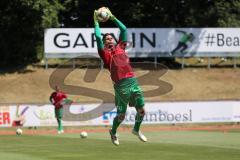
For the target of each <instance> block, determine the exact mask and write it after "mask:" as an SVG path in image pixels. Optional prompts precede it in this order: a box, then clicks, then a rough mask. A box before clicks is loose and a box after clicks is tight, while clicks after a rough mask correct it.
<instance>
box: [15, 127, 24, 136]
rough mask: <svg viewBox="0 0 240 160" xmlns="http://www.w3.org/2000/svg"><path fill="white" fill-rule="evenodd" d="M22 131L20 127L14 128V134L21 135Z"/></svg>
mask: <svg viewBox="0 0 240 160" xmlns="http://www.w3.org/2000/svg"><path fill="white" fill-rule="evenodd" d="M22 133H23V131H22V129H20V128H18V129H17V130H16V135H18V136H19V135H22Z"/></svg>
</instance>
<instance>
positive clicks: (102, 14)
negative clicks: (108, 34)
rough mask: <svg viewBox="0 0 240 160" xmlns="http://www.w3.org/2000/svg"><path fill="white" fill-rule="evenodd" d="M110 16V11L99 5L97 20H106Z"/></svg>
mask: <svg viewBox="0 0 240 160" xmlns="http://www.w3.org/2000/svg"><path fill="white" fill-rule="evenodd" d="M109 18H110V13H109V11H108V9H107V8H105V7H101V8H99V9H98V10H97V19H98V21H99V22H106V21H107V20H108V19H109Z"/></svg>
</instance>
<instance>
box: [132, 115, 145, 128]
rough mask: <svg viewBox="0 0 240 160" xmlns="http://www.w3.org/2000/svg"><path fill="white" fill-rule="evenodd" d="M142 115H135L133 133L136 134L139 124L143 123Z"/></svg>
mask: <svg viewBox="0 0 240 160" xmlns="http://www.w3.org/2000/svg"><path fill="white" fill-rule="evenodd" d="M143 117H144V116H143V115H141V114H139V113H137V114H136V116H135V125H134V131H136V132H138V131H139V129H140V126H141V123H142V121H143Z"/></svg>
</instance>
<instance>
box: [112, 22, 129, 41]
mask: <svg viewBox="0 0 240 160" xmlns="http://www.w3.org/2000/svg"><path fill="white" fill-rule="evenodd" d="M113 21H114V23H115V24H116V26H117V27H118V28H119V29H120V35H119V41H122V42H126V41H127V27H126V26H125V25H124V24H123V23H122V22H121V21H119V20H118V19H117V18H115V19H114V20H113Z"/></svg>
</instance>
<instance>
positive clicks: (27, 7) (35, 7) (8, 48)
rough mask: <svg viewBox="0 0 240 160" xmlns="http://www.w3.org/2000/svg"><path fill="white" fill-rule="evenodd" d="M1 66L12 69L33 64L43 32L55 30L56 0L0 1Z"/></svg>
mask: <svg viewBox="0 0 240 160" xmlns="http://www.w3.org/2000/svg"><path fill="white" fill-rule="evenodd" d="M0 7H1V8H0V17H1V21H0V29H1V33H0V45H1V49H0V50H1V59H0V65H1V66H15V65H19V64H26V63H31V62H34V61H36V60H37V48H39V45H40V46H42V42H43V35H44V34H43V33H44V28H49V27H57V26H58V25H59V23H58V16H57V15H58V12H59V10H61V9H63V7H62V5H61V4H60V3H59V2H58V0H11V1H9V0H1V1H0Z"/></svg>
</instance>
